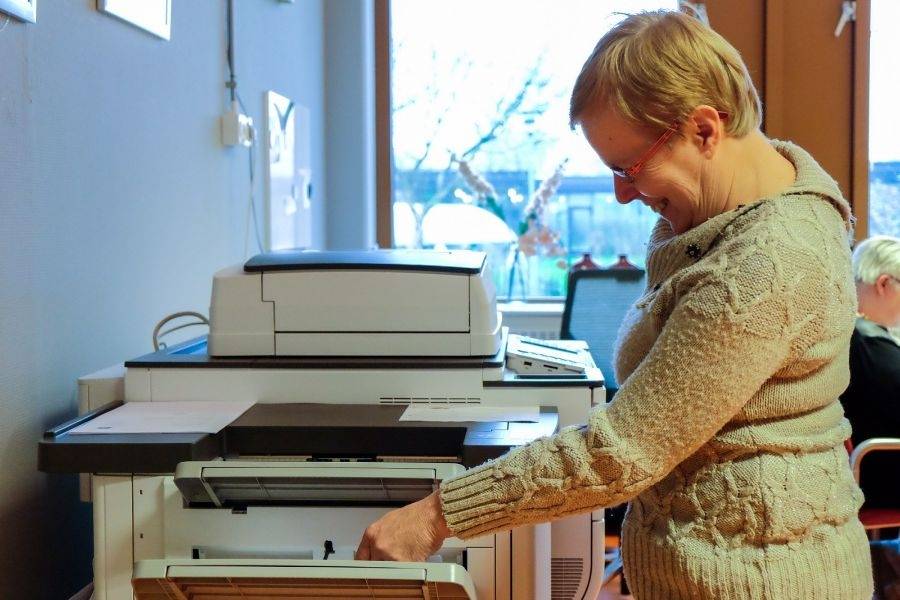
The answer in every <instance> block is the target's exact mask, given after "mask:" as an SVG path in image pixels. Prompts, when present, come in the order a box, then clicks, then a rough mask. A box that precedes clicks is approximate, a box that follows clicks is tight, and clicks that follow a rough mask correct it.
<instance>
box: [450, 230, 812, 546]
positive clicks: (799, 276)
mask: <svg viewBox="0 0 900 600" xmlns="http://www.w3.org/2000/svg"><path fill="white" fill-rule="evenodd" d="M750 237H751V239H750V240H749V242H741V241H739V242H735V243H732V244H731V246H730V247H728V246H727V245H726V247H725V248H724V249H722V250H721V251H720V252H718V253H717V254H719V256H717V257H715V258H713V257H707V258H711V260H709V261H708V262H709V263H710V265H709V267H708V268H706V269H705V270H704V269H699V270H696V269H695V272H696V274H695V276H692V277H691V278H690V279H691V281H686V280H682V281H679V282H678V283H677V287H678V288H680V289H678V290H677V295H678V300H677V303H676V305H675V306H674V308H673V310H672V312H671V314H670V315H669V317H668V318H667V319H666V321H665V325H664V326H663V328H662V331H661V333H660V335H659V337H658V338H657V339H656V341H655V343H654V345H653V347H652V349H651V351H650V352H649V354H648V355H647V356H646V357H645V358H644V359H643V360H641V361H640V363H639V364H638V366H637V368H636V369H635V370H634V372H633V373H632V374H631V375H630V376H629V377H628V378H627V379H626V380H625V381H624V382H623V384H622V386H621V388H620V389H619V392H618V393H617V395H616V397H615V400H614V401H613V402H612V403H610V404H609V405H607V406H604V407H599V408H597V409H596V410H594V412H593V413H592V414H591V416H590V418H589V421H588V423H587V424H586V425H585V426H581V427H570V428H567V429H564V430H562V431H560V432H559V433H558V434H556V435H554V436H552V437H549V438H543V439H540V440H537V441H535V442H533V443H531V444H529V445H527V446H523V447H521V448H518V449H516V450H513V451H511V452H509V453H508V454H506V455H505V456H503V457H501V458H499V459H497V460H495V461H493V462H489V463H486V464H484V465H481V466H480V467H477V468H475V469H472V470H470V471H467V472H466V473H464V474H462V475H461V476H459V477H458V478H455V479H452V480H448V481H445V482H444V483H443V485H442V487H441V499H442V502H443V507H444V515H445V517H446V520H447V524H448V525H449V527H450V529H451V530H452V531H453V532H454V533H455V534H456V535H457V536H459V537H462V538H468V537H472V536H476V535H482V534H485V533H489V532H493V531H497V530H503V529H509V528H512V527H517V526H519V525H524V524H528V523H536V522H546V521H549V520H552V519H556V518H561V517H564V516H568V515H571V514H575V513H579V512H584V511H588V510H593V509H596V508H598V507H602V506H610V505H615V504H618V503H621V502H624V501H627V500H628V499H630V498H632V497H634V496H636V495H637V494H638V493H640V492H641V491H642V490H644V489H646V488H647V487H649V486H651V485H653V484H654V483H656V482H657V481H659V480H660V479H662V478H663V477H664V476H665V475H666V474H668V473H669V472H670V471H671V470H672V469H674V467H675V466H677V465H678V464H679V463H680V462H682V461H683V460H685V459H686V458H687V457H689V456H690V455H691V454H692V453H694V452H695V451H696V450H698V449H699V448H700V447H701V446H702V445H703V444H704V443H706V442H707V441H708V440H710V439H711V438H712V437H713V436H714V434H715V433H716V432H717V431H718V430H719V429H721V428H722V426H723V425H725V424H726V423H727V422H728V421H729V420H730V419H731V418H732V417H733V416H734V415H735V414H736V413H737V412H738V411H739V410H740V408H741V407H742V406H743V405H744V404H745V403H746V402H748V401H749V400H750V398H751V397H752V396H753V395H754V394H755V393H756V392H757V391H758V390H759V389H760V387H761V386H762V385H763V383H764V382H765V381H766V380H767V379H769V378H770V377H771V376H772V375H773V374H774V373H775V372H776V371H777V370H778V369H779V367H780V366H781V365H782V364H783V363H784V362H785V361H786V359H787V358H788V356H789V355H790V353H791V348H792V347H796V346H797V340H796V338H797V336H798V334H799V333H800V331H801V330H802V328H803V326H804V325H805V324H807V323H808V322H809V319H810V318H812V317H811V314H812V312H814V311H816V310H817V309H816V306H815V305H816V304H817V303H819V304H821V297H819V298H816V297H815V296H816V295H817V293H816V292H815V291H813V292H809V293H807V292H804V290H816V289H818V288H821V287H823V286H822V285H816V284H815V278H816V277H817V273H816V272H815V271H816V269H815V268H811V265H814V264H818V263H817V261H816V260H815V259H814V257H812V256H811V253H814V252H815V250H814V249H813V248H811V247H793V246H795V245H794V244H791V246H792V247H791V248H782V249H781V250H774V251H773V245H772V244H766V243H760V241H761V240H764V239H765V238H766V237H768V236H767V235H765V233H763V235H754V236H750ZM800 246H806V245H805V244H801V245H800ZM775 247H776V248H777V247H778V245H777V244H776V245H775ZM785 257H787V258H785ZM791 257H800V259H799V261H797V260H795V259H792V258H791ZM804 257H805V258H804ZM697 266H699V264H698V265H695V267H697ZM807 278H811V279H807ZM820 281H821V280H820ZM809 284H812V285H809Z"/></svg>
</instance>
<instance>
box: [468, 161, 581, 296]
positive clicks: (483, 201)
mask: <svg viewBox="0 0 900 600" xmlns="http://www.w3.org/2000/svg"><path fill="white" fill-rule="evenodd" d="M454 160H455V162H456V163H457V168H458V170H459V173H460V175H461V176H462V177H463V179H464V180H465V182H466V184H467V185H468V186H469V188H470V189H471V191H472V192H473V193H474V195H475V198H476V202H477V203H478V205H479V206H481V207H482V208H485V209H487V210H489V211H491V212H492V213H494V214H495V215H497V216H498V217H499V218H501V219H503V220H504V221H506V214H505V211H504V208H503V205H502V204H501V203H500V201H499V200H498V195H497V192H496V190H495V189H494V187H493V186H492V185H491V184H490V183H489V182H488V181H487V180H486V179H485V178H484V177H482V176H481V175H480V174H478V173H477V172H476V171H474V170H473V169H472V167H471V165H469V163H468V161H466V160H461V159H455V158H454ZM567 162H568V160H563V161H562V162H561V163H560V164H559V165H557V167H556V169H555V170H554V171H553V174H552V175H551V176H550V177H548V178H547V179H545V180H544V181H542V182H541V185H540V186H538V189H537V190H535V192H534V194H533V195H532V196H531V199H530V200H529V201H528V203H527V204H526V205H525V208H524V210H523V211H522V216H521V218H520V219H519V222H518V223H517V224H516V227H515V233H516V235H517V239H516V241H515V242H513V244H512V245H511V247H510V258H509V260H508V261H507V262H508V265H507V270H508V275H509V276H508V287H507V297H508V298H512V296H513V286H514V284H515V282H516V280H517V278H518V281H519V283H520V285H521V289H522V294H523V295H524V294H525V292H526V289H527V287H526V285H525V271H526V268H527V262H526V261H525V260H524V259H527V258H528V257H532V256H555V257H559V260H557V261H556V267H557V268H559V269H563V270H565V268H566V266H567V263H566V260H565V258H564V257H565V256H566V250H565V247H564V246H563V244H562V242H561V240H560V236H559V233H558V232H557V231H555V230H554V229H553V228H552V227H550V226H549V225H548V224H547V223H546V222H545V220H544V218H545V212H546V210H547V206H548V205H549V203H550V201H551V200H552V198H553V195H554V194H555V193H556V190H557V189H559V185H560V183H562V178H563V170H564V168H565V165H566V163H567Z"/></svg>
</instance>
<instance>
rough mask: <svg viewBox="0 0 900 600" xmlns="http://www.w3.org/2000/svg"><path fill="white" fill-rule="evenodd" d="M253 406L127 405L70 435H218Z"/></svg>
mask: <svg viewBox="0 0 900 600" xmlns="http://www.w3.org/2000/svg"><path fill="white" fill-rule="evenodd" d="M254 404H255V402H253V401H250V400H247V401H238V402H233V401H224V402H223V401H220V400H218V401H216V400H209V401H207V400H199V401H178V402H174V401H173V402H126V403H125V404H123V405H122V406H120V407H118V408H114V409H112V410H111V411H109V412H106V413H103V414H102V415H100V416H99V417H95V418H93V419H91V420H90V421H88V422H87V423H82V424H81V425H79V426H78V427H75V428H74V429H72V430H71V431H70V432H69V433H70V434H88V433H92V434H97V433H218V432H219V431H221V430H222V429H224V428H225V426H226V425H228V424H229V423H231V422H232V421H234V420H235V419H237V418H238V417H239V416H241V415H242V414H244V412H246V411H247V409H248V408H250V407H251V406H253V405H254Z"/></svg>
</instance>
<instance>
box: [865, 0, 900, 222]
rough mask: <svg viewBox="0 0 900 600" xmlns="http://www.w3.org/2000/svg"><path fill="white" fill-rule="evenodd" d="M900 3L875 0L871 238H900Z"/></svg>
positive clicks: (871, 80)
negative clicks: (899, 60) (898, 63)
mask: <svg viewBox="0 0 900 600" xmlns="http://www.w3.org/2000/svg"><path fill="white" fill-rule="evenodd" d="M897 23H900V4H898V3H897V2H896V0H872V25H871V27H872V38H871V43H870V44H871V45H870V47H869V61H870V63H869V64H870V70H869V86H870V87H869V98H870V100H869V161H870V164H869V235H879V234H880V235H893V236H898V237H900V121H898V119H897V98H900V79H898V78H897V75H896V67H895V64H894V63H893V61H894V59H895V57H896V56H898V54H900V39H898V38H897V37H896V24H897Z"/></svg>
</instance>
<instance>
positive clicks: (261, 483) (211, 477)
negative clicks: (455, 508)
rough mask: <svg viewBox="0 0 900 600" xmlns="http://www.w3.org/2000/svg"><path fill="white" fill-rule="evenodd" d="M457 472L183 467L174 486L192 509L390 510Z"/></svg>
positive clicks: (356, 465) (381, 467)
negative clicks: (308, 506) (283, 506)
mask: <svg viewBox="0 0 900 600" xmlns="http://www.w3.org/2000/svg"><path fill="white" fill-rule="evenodd" d="M463 471H464V469H463V467H462V466H461V465H456V464H449V463H446V464H445V463H376V462H372V463H368V462H350V463H345V462H282V461H278V462H274V463H272V462H258V461H252V462H251V461H211V462H185V463H181V464H179V465H178V468H177V469H176V471H175V485H176V486H178V489H179V490H180V491H181V494H182V496H183V497H184V499H185V501H187V503H189V504H193V505H198V504H199V505H213V506H218V507H223V506H224V507H233V506H259V505H271V504H274V505H278V504H319V505H321V504H366V505H382V504H389V505H390V504H408V503H410V502H415V501H416V500H420V499H422V498H424V497H425V496H427V495H429V494H430V493H431V492H432V491H434V490H435V489H436V487H437V485H438V484H439V483H440V482H441V481H442V480H444V479H446V478H448V477H452V476H454V475H458V474H460V473H462V472H463Z"/></svg>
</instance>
